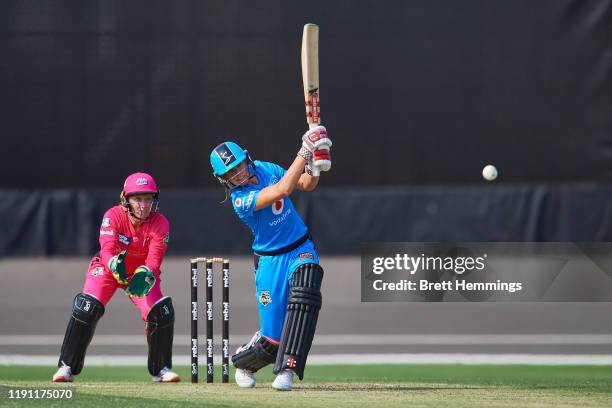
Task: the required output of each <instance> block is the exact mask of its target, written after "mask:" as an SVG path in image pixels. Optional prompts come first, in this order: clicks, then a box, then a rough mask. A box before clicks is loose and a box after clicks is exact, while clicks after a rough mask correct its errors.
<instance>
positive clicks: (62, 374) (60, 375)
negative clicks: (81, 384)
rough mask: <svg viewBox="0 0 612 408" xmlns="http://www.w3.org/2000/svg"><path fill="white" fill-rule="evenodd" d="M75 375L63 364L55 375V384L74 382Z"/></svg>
mask: <svg viewBox="0 0 612 408" xmlns="http://www.w3.org/2000/svg"><path fill="white" fill-rule="evenodd" d="M73 381H74V375H72V370H70V366H67V365H65V364H63V365H62V366H61V367H60V368H58V369H57V372H56V373H55V374H53V382H73Z"/></svg>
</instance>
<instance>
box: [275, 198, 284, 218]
mask: <svg viewBox="0 0 612 408" xmlns="http://www.w3.org/2000/svg"><path fill="white" fill-rule="evenodd" d="M283 208H285V199H284V198H281V199H280V200H278V201H275V202H274V203H273V204H272V213H273V214H274V215H279V214H282V212H283Z"/></svg>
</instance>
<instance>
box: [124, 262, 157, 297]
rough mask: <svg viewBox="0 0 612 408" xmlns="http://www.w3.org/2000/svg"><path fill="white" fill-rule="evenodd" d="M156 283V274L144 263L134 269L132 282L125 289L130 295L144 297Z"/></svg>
mask: <svg viewBox="0 0 612 408" xmlns="http://www.w3.org/2000/svg"><path fill="white" fill-rule="evenodd" d="M154 285H155V274H154V273H153V271H152V270H150V269H149V268H147V267H146V266H144V265H141V266H139V267H138V268H136V270H135V271H134V275H132V279H131V280H130V284H129V285H128V287H127V288H126V289H125V293H126V294H127V295H128V296H136V297H139V298H141V297H144V296H146V295H148V294H149V292H150V291H151V289H153V286H154Z"/></svg>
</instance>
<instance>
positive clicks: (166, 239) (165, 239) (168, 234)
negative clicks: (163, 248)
mask: <svg viewBox="0 0 612 408" xmlns="http://www.w3.org/2000/svg"><path fill="white" fill-rule="evenodd" d="M168 242H170V233H167V234H166V236H165V237H164V244H166V245H168Z"/></svg>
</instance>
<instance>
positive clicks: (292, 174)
mask: <svg viewBox="0 0 612 408" xmlns="http://www.w3.org/2000/svg"><path fill="white" fill-rule="evenodd" d="M305 165H306V159H304V158H303V157H302V156H300V155H297V156H296V157H295V160H293V163H292V164H291V166H289V169H288V170H287V172H286V173H285V175H284V176H283V177H282V178H281V179H280V181H279V182H278V183H276V188H277V189H278V191H279V192H280V194H282V195H283V196H285V197H286V196H288V195H290V194H291V193H292V192H293V190H294V189H295V188H296V187H297V185H298V182H299V181H300V177H301V176H302V172H303V171H304V166H305Z"/></svg>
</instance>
